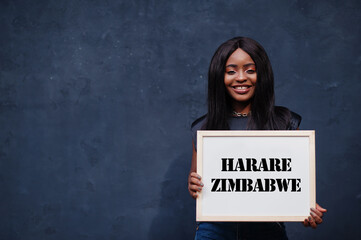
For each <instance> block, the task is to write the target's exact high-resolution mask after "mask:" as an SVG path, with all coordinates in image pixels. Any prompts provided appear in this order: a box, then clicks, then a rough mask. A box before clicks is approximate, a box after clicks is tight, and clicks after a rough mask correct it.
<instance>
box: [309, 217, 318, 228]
mask: <svg viewBox="0 0 361 240" xmlns="http://www.w3.org/2000/svg"><path fill="white" fill-rule="evenodd" d="M308 221H309V222H310V225H311V227H312V228H316V227H317V224H316V223H315V220H314V219H313V218H312V217H308Z"/></svg>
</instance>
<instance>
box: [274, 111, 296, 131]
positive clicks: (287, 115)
mask: <svg viewBox="0 0 361 240" xmlns="http://www.w3.org/2000/svg"><path fill="white" fill-rule="evenodd" d="M275 113H276V115H277V117H278V118H280V119H282V120H284V121H286V122H287V123H288V124H287V125H288V127H287V129H288V130H296V129H297V128H298V127H299V126H300V124H301V121H302V117H301V116H300V115H299V114H297V113H295V112H293V111H291V110H289V109H288V108H286V107H282V106H275Z"/></svg>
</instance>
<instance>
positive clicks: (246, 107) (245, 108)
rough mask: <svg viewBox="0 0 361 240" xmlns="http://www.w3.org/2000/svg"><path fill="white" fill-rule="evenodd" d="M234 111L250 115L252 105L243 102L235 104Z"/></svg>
mask: <svg viewBox="0 0 361 240" xmlns="http://www.w3.org/2000/svg"><path fill="white" fill-rule="evenodd" d="M233 110H234V111H236V112H237V113H245V114H248V113H249V112H250V111H251V103H250V102H247V103H243V102H234V103H233Z"/></svg>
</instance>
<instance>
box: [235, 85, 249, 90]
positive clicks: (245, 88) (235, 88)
mask: <svg viewBox="0 0 361 240" xmlns="http://www.w3.org/2000/svg"><path fill="white" fill-rule="evenodd" d="M234 88H235V89H247V88H248V87H243V86H242V87H234Z"/></svg>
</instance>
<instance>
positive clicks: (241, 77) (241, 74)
mask: <svg viewBox="0 0 361 240" xmlns="http://www.w3.org/2000/svg"><path fill="white" fill-rule="evenodd" d="M246 80H247V77H246V73H245V72H243V71H239V73H238V74H237V78H236V81H238V82H244V81H246Z"/></svg>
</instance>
